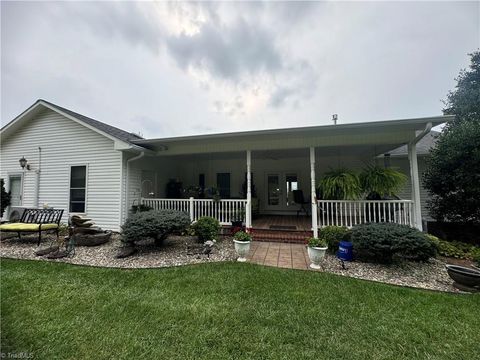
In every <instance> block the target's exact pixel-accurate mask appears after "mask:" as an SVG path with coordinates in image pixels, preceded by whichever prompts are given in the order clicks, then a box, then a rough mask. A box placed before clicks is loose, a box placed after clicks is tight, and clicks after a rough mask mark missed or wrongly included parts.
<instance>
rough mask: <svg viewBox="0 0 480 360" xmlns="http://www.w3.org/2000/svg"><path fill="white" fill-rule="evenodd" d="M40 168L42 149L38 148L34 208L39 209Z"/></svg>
mask: <svg viewBox="0 0 480 360" xmlns="http://www.w3.org/2000/svg"><path fill="white" fill-rule="evenodd" d="M41 167H42V148H41V147H40V146H39V147H38V168H37V170H35V195H34V197H33V198H34V199H35V208H39V205H38V203H39V201H40V171H41Z"/></svg>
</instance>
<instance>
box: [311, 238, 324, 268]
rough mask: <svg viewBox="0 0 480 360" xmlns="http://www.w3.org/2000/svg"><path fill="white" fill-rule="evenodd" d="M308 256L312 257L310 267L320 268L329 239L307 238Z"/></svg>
mask: <svg viewBox="0 0 480 360" xmlns="http://www.w3.org/2000/svg"><path fill="white" fill-rule="evenodd" d="M307 244H308V247H307V249H308V257H309V258H310V267H311V268H312V269H320V263H321V262H322V259H323V258H324V257H325V252H326V251H327V249H328V246H327V241H326V240H325V239H323V238H314V237H312V238H310V239H308V240H307Z"/></svg>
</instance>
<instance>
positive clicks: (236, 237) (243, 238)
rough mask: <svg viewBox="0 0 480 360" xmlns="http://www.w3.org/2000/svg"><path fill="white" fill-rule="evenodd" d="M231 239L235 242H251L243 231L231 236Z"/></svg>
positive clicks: (248, 235)
mask: <svg viewBox="0 0 480 360" xmlns="http://www.w3.org/2000/svg"><path fill="white" fill-rule="evenodd" d="M233 239H234V240H237V241H252V237H251V236H250V234H247V233H246V232H245V231H237V232H236V233H235V235H233Z"/></svg>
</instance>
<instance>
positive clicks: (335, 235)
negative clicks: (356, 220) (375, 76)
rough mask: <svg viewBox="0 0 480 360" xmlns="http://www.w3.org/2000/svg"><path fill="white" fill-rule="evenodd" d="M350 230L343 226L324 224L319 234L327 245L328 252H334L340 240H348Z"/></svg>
mask: <svg viewBox="0 0 480 360" xmlns="http://www.w3.org/2000/svg"><path fill="white" fill-rule="evenodd" d="M349 234H350V230H348V229H347V228H346V227H344V226H325V227H324V228H322V229H321V230H320V236H321V237H322V238H323V239H325V241H326V242H327V245H328V252H330V253H332V254H334V253H336V252H337V250H338V246H339V245H340V241H342V240H348V237H349Z"/></svg>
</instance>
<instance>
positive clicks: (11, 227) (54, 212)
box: [0, 209, 63, 245]
mask: <svg viewBox="0 0 480 360" xmlns="http://www.w3.org/2000/svg"><path fill="white" fill-rule="evenodd" d="M62 215H63V210H60V209H25V211H24V212H23V214H22V217H21V219H20V221H19V222H16V223H9V224H2V225H0V230H1V231H5V232H16V233H17V234H18V238H19V239H21V233H25V232H27V233H36V232H38V245H40V242H41V241H42V231H55V233H56V234H57V239H58V230H59V227H60V220H61V219H62Z"/></svg>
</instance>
